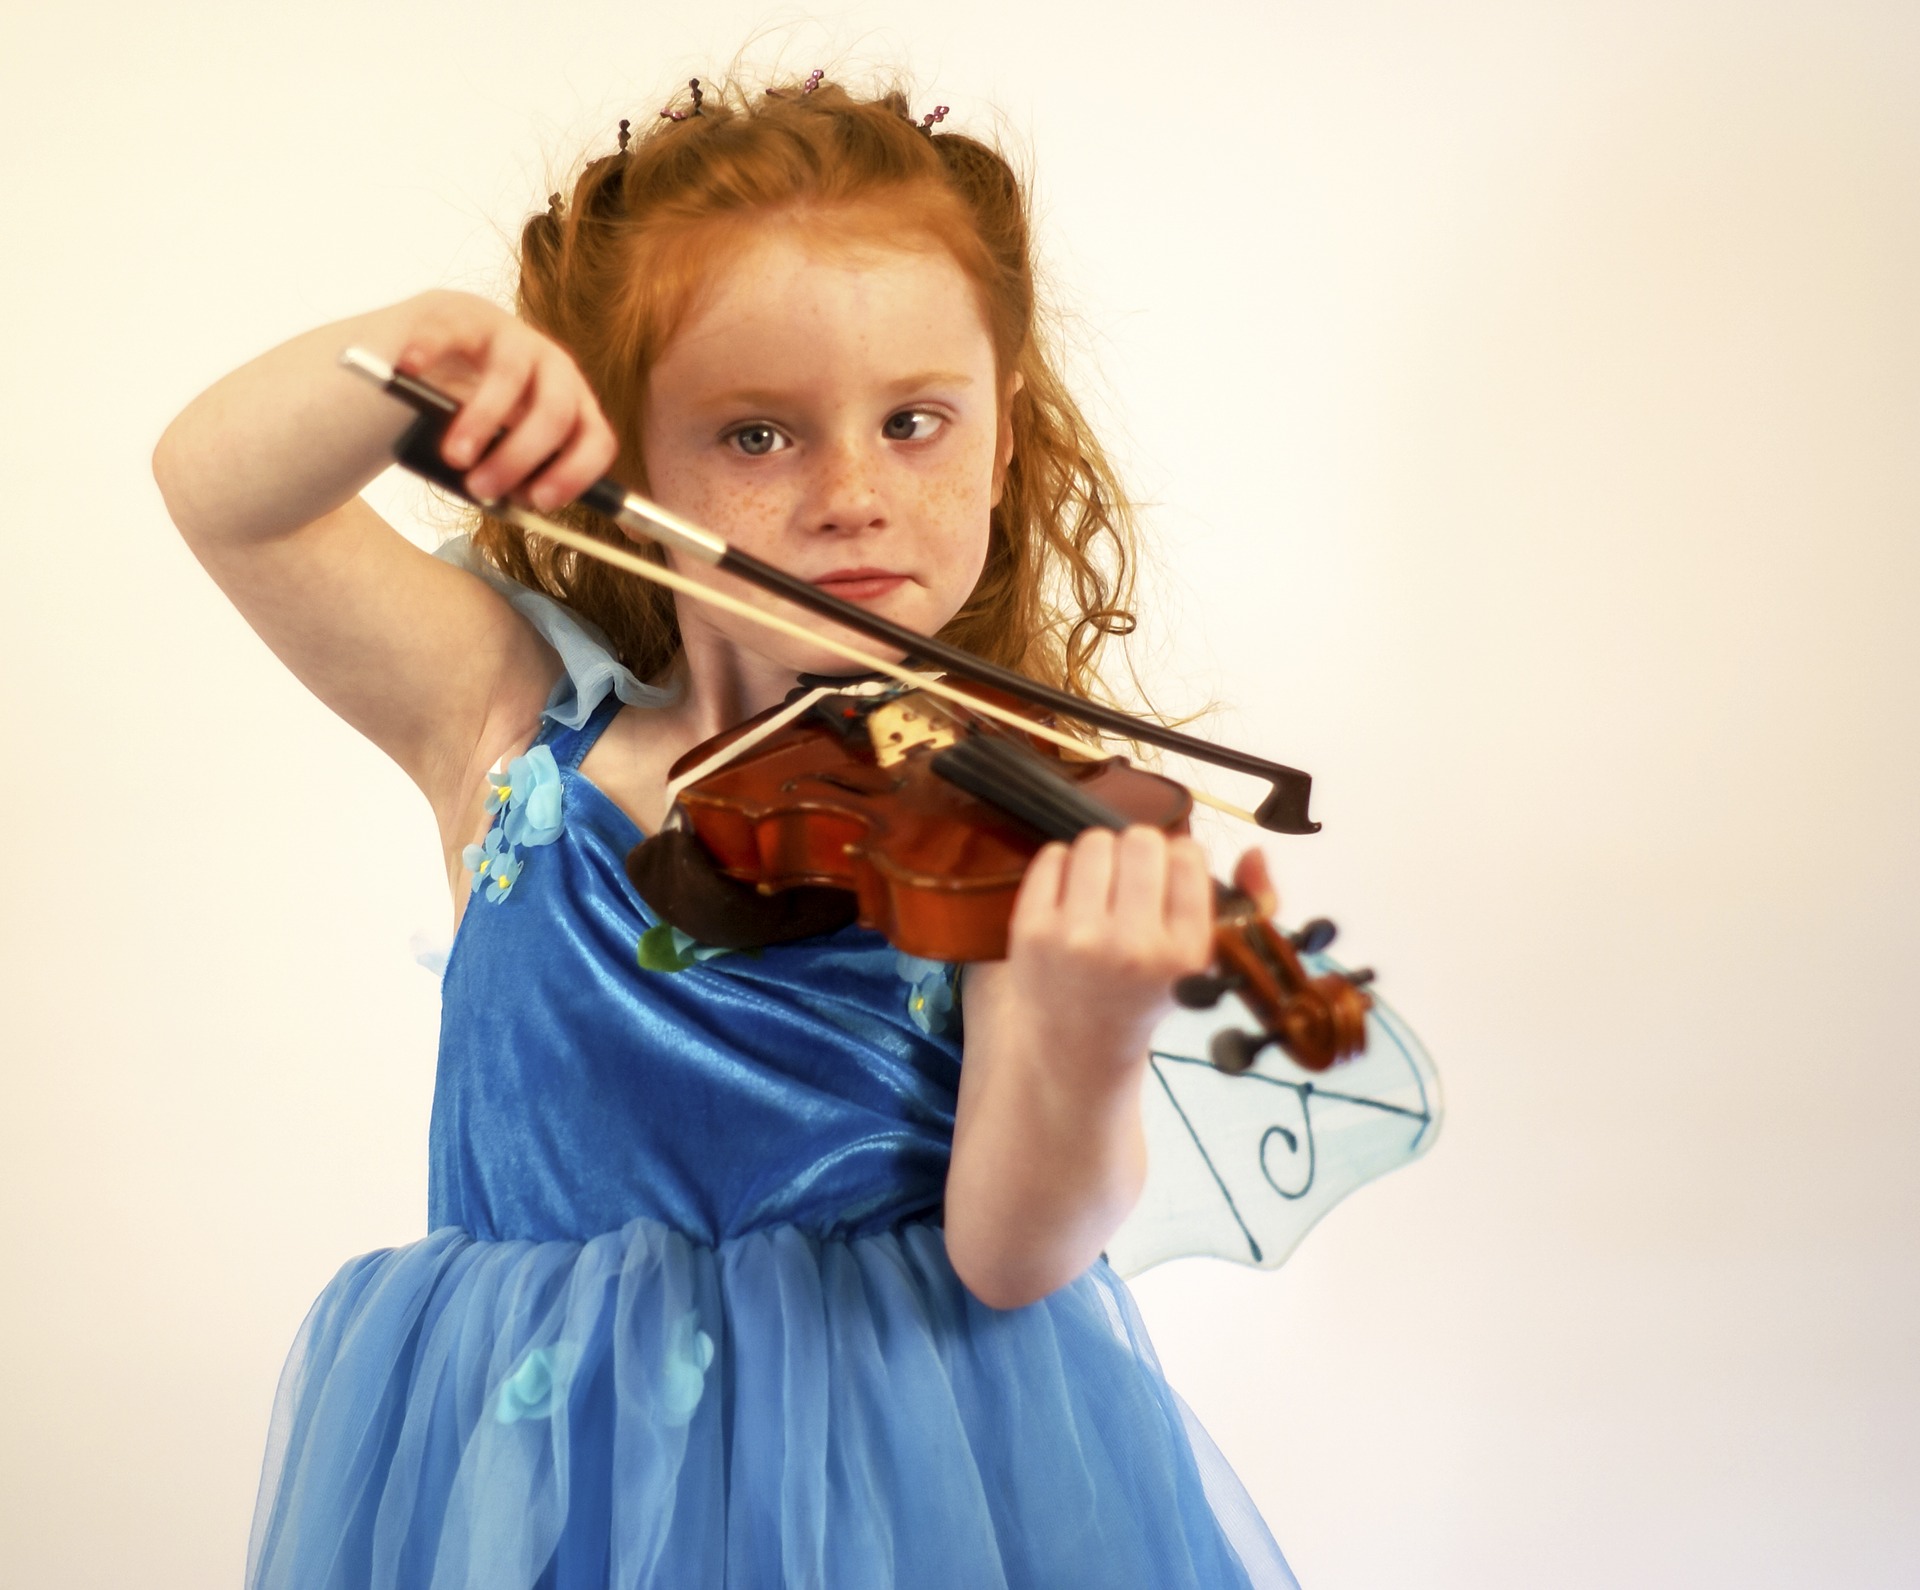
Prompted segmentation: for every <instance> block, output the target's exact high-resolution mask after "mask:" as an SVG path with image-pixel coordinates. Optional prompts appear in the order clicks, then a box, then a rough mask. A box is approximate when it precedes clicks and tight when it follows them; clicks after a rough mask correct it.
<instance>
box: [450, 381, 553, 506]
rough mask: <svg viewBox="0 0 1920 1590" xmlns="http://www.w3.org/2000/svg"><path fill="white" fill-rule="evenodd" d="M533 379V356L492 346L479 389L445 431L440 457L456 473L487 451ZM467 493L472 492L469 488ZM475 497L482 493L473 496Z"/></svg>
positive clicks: (462, 406)
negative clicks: (496, 433)
mask: <svg viewBox="0 0 1920 1590" xmlns="http://www.w3.org/2000/svg"><path fill="white" fill-rule="evenodd" d="M532 376H533V355H532V352H531V351H530V350H528V349H525V348H516V347H503V346H500V345H499V344H496V345H495V346H494V349H493V352H492V354H491V356H490V357H489V358H488V360H487V369H486V374H485V375H483V376H482V377H481V378H480V385H479V387H478V388H477V389H476V390H475V391H474V394H473V396H472V397H470V398H468V399H467V401H466V402H465V403H463V404H462V405H461V406H460V412H459V413H458V414H456V415H455V416H454V418H453V423H452V424H451V425H449V426H448V427H447V434H446V438H445V440H444V441H443V442H442V444H441V448H440V452H441V456H442V457H443V458H445V459H446V461H447V462H448V463H449V464H451V465H453V467H454V468H455V469H465V468H466V467H467V466H468V465H469V464H471V463H472V462H473V461H474V460H475V459H476V458H478V457H479V456H480V455H481V454H482V453H483V452H485V451H486V450H487V447H488V446H489V445H490V444H491V443H492V441H493V438H494V433H495V432H497V431H498V430H499V429H500V427H501V426H502V425H504V424H505V423H506V420H507V416H508V415H509V414H511V413H512V412H513V409H514V406H515V405H516V404H517V403H519V401H520V399H521V397H522V395H523V394H524V393H525V392H526V390H527V384H528V382H529V381H530V380H531V378H532ZM467 489H468V490H469V491H473V487H472V485H471V484H469V485H468V487H467ZM474 495H475V496H481V495H482V493H480V492H474Z"/></svg>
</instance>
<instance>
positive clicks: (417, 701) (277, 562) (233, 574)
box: [153, 292, 614, 839]
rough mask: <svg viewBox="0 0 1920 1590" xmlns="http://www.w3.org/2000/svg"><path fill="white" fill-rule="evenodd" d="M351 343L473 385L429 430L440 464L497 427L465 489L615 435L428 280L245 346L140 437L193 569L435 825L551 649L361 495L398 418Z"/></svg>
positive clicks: (571, 475) (521, 716) (450, 818)
mask: <svg viewBox="0 0 1920 1590" xmlns="http://www.w3.org/2000/svg"><path fill="white" fill-rule="evenodd" d="M349 344H359V345H361V346H363V347H366V348H368V349H370V350H371V351H372V352H375V353H377V354H379V355H381V356H382V357H383V358H388V359H391V360H393V361H395V362H397V363H401V364H402V365H403V366H405V367H406V368H409V369H412V370H414V371H415V372H417V373H421V374H425V375H428V376H429V377H430V378H432V379H436V380H438V381H440V382H442V383H445V384H448V385H450V386H453V387H455V388H456V389H465V390H466V391H467V392H468V393H469V394H470V395H469V397H468V401H467V403H466V406H465V408H464V409H463V411H462V413H461V415H460V418H459V420H458V421H457V422H456V424H455V425H454V426H453V427H451V428H450V429H449V431H448V434H447V439H446V452H447V455H448V457H449V459H450V461H452V462H454V463H456V464H457V465H459V466H461V467H465V466H466V465H468V464H470V463H471V462H472V460H473V455H474V453H475V452H477V451H478V447H479V445H481V444H484V442H485V441H486V439H487V438H489V437H491V436H492V435H493V433H494V431H495V430H496V428H498V427H500V426H501V425H503V424H504V425H506V426H507V427H508V434H507V435H506V437H505V438H504V439H503V440H502V441H501V443H500V444H499V445H498V446H497V447H496V448H495V450H494V452H493V453H492V454H491V455H490V456H489V457H488V459H487V461H486V463H485V464H484V465H482V466H481V467H480V468H478V469H476V470H474V471H473V473H472V474H471V475H470V476H469V485H470V486H471V487H472V488H473V489H474V490H475V492H476V494H478V495H483V496H494V495H500V494H503V493H505V492H507V491H510V490H516V489H520V488H530V489H531V491H532V492H534V493H538V494H540V495H542V496H550V497H554V498H557V499H558V500H565V499H566V498H569V497H572V496H574V495H576V494H577V493H578V492H579V491H580V490H582V489H583V488H584V487H585V486H586V485H588V484H590V483H591V482H592V481H593V480H594V479H596V478H597V477H598V476H599V475H600V474H601V473H602V472H603V471H604V470H605V469H606V468H607V467H608V465H609V464H610V463H611V462H612V458H613V454H614V443H613V438H612V433H611V431H610V430H609V429H608V427H607V424H606V421H605V420H604V419H603V418H602V417H601V415H600V411H599V408H598V406H597V405H596V404H595V402H594V400H593V396H592V393H591V392H590V391H589V390H588V389H587V387H586V383H585V382H584V380H583V379H582V378H581V377H580V375H579V372H578V371H577V370H576V369H575V368H574V366H573V364H572V361H571V360H569V359H568V358H567V356H566V354H565V353H564V352H562V351H561V350H560V349H558V348H557V347H555V346H554V345H553V344H552V343H550V342H548V341H547V340H546V339H545V338H543V337H541V336H539V334H538V333H536V332H534V331H533V330H532V329H531V328H530V327H527V326H525V325H524V324H522V323H521V322H519V321H518V320H515V319H514V318H513V317H512V316H510V315H507V314H505V313H504V312H503V311H501V310H500V309H498V308H497V307H495V306H494V305H491V304H488V303H487V302H486V301H485V300H482V299H479V298H474V297H471V296H469V295H467V294H461V293H443V292H434V293H426V294H422V295H421V296H420V297H418V298H412V299H408V300H407V301H406V302H404V303H401V304H396V305H393V306H391V307H390V308H387V309H381V310H376V311H374V312H373V313H371V314H367V315H362V316H358V317H356V318H354V319H351V320H344V321H340V322H337V323H335V324H333V325H330V326H322V327H320V328H318V329H317V330H314V331H310V332H307V333H305V334H304V335H302V336H299V337H296V338H294V339H293V340H292V341H290V342H287V343H283V344H282V345H281V346H280V347H278V348H275V349H273V350H272V351H270V352H268V353H265V354H263V355H261V356H260V357H259V358H258V359H255V360H253V361H252V362H251V363H249V364H246V365H244V366H242V367H241V368H240V369H238V370H236V371H234V372H233V373H232V374H231V375H228V376H226V377H224V378H223V379H222V380H220V381H219V382H217V383H215V384H214V385H213V386H212V387H210V388H209V389H208V390H207V391H206V392H204V393H202V394H201V395H200V396H199V397H198V398H196V399H195V400H194V401H193V402H192V403H191V404H189V405H188V406H187V408H186V409H185V410H184V411H183V412H182V413H181V414H180V415H179V417H178V418H177V419H175V420H174V422H173V423H172V424H171V425H170V426H169V427H168V428H167V431H166V433H165V434H164V435H163V436H162V437H161V438H160V442H159V445H158V447H157V448H156V449H155V451H154V458H153V469H154V478H155V479H156V480H157V481H158V483H159V485H160V490H161V494H162V496H163V497H164V498H165V499H166V504H167V509H168V511H169V513H171V514H172V516H173V519H174V522H175V523H176V524H177V525H178V526H179V527H180V531H181V534H182V535H183V536H184V537H185V538H186V541H187V544H188V546H189V547H190V548H191V549H192V551H193V553H194V555H195V556H196V557H198V558H199V560H200V561H201V563H202V564H203V565H204V566H205V567H206V569H207V572H208V573H209V574H211V575H212V576H213V578H214V580H215V582H216V583H218V585H219V586H220V588H221V589H222V590H223V591H225V592H226V594H227V595H228V596H229V597H230V598H231V599H232V600H233V603H234V605H235V606H236V607H238V608H239V609H240V612H241V614H242V615H243V616H244V617H245V618H246V620H247V622H248V623H249V624H251V625H252V626H253V628H254V629H255V630H256V631H257V632H258V633H259V635H260V637H261V639H263V640H264V641H265V642H266V643H267V645H268V646H269V647H271V648H272V649H273V652H274V654H275V655H276V656H278V657H279V658H280V659H281V661H282V662H284V663H286V665H287V666H288V667H289V668H291V669H292V670H293V672H294V673H295V674H296V675H297V676H298V677H299V678H300V680H301V681H302V682H303V683H304V684H306V686H307V687H308V688H309V689H311V690H312V691H313V692H314V694H315V695H317V696H319V697H320V699H321V700H322V701H324V702H325V703H326V704H327V705H328V706H329V707H331V708H332V709H333V710H334V711H335V712H337V713H339V714H340V716H341V717H343V718H345V719H346V720H347V721H348V722H349V723H351V724H352V725H353V726H354V727H355V728H357V729H359V730H360V731H361V732H362V733H363V734H365V735H366V736H367V737H368V738H369V739H371V740H372V741H373V742H374V743H375V744H376V745H378V746H380V748H381V749H382V750H384V751H386V752H387V753H388V755H390V756H392V757H393V759H394V760H395V761H396V762H398V763H399V764H400V766H401V767H402V768H404V769H405V770H406V772H407V773H408V774H409V776H411V777H412V778H413V780H414V782H415V783H417V784H419V785H420V787H421V788H422V789H423V790H424V791H425V792H426V793H427V796H428V798H429V800H431V801H432V802H433V804H434V808H435V811H436V813H438V814H439V815H440V817H441V820H442V829H443V832H448V831H449V829H450V827H451V826H453V825H456V824H457V822H458V819H459V814H460V813H461V812H462V811H463V810H464V808H465V806H466V804H467V803H468V798H469V795H470V793H471V790H472V788H473V785H474V781H475V779H476V778H477V775H478V771H479V769H481V768H484V767H485V766H487V765H488V764H489V763H490V762H491V761H492V760H493V758H494V756H495V755H497V754H498V753H499V751H500V750H501V749H505V748H506V747H507V745H509V744H510V743H511V742H512V741H513V740H514V739H515V738H519V739H524V738H525V737H526V735H527V734H528V733H530V732H531V729H532V727H533V725H534V724H535V723H536V722H537V720H538V715H539V710H540V707H541V705H542V704H543V703H544V701H545V698H546V694H547V690H548V687H549V686H550V685H551V683H552V680H553V677H554V673H555V670H556V668H557V664H556V661H555V659H554V657H553V655H552V653H551V652H550V651H549V650H548V649H547V647H546V646H545V644H544V643H543V642H542V641H540V639H539V638H538V637H537V636H536V635H535V634H534V632H533V631H532V630H531V629H530V628H529V627H528V626H527V625H526V624H525V623H524V622H523V621H522V620H521V619H520V618H519V617H518V615H516V614H515V613H514V612H513V610H512V608H511V607H509V606H508V605H507V603H506V602H505V601H504V600H503V599H502V598H501V597H500V596H499V595H497V594H496V593H495V592H494V591H492V590H490V589H489V588H488V587H487V586H486V585H485V584H484V583H482V582H481V581H479V580H476V579H474V578H473V577H472V576H471V575H469V574H467V573H465V572H463V571H462V570H459V569H456V568H454V567H452V566H451V565H449V564H446V563H443V562H441V561H440V560H438V559H436V558H433V557H430V556H429V555H427V554H426V553H424V552H422V551H420V550H419V549H418V548H417V547H415V546H413V545H412V544H411V543H410V542H408V541H407V540H406V539H405V538H404V537H403V536H401V535H399V534H398V533H397V532H395V531H394V530H393V529H392V528H391V527H390V526H389V525H387V524H386V522H385V521H384V520H382V519H381V518H380V517H379V515H378V514H376V513H374V511H373V510H372V509H371V508H369V507H368V506H367V505H366V504H365V503H364V502H362V501H361V500H360V499H359V497H358V493H359V491H360V490H361V488H362V487H364V486H365V485H366V484H367V483H368V482H369V481H370V480H372V479H373V477H374V476H375V475H377V474H379V473H380V472H381V470H383V469H384V468H385V467H386V466H387V464H388V463H389V462H390V461H391V448H392V445H393V442H394V441H395V439H396V438H397V437H398V436H399V434H400V432H401V431H402V430H403V429H404V428H405V426H406V425H407V423H408V422H409V420H410V419H411V417H412V416H411V414H410V412H409V411H407V410H405V409H403V408H402V407H401V406H400V405H398V404H396V403H394V402H393V401H392V400H391V399H389V398H387V397H385V396H384V395H383V394H381V393H380V392H378V391H376V390H374V389H373V388H371V387H369V386H367V385H366V383H365V382H363V381H360V380H358V379H357V378H355V377H354V376H353V375H351V374H350V373H349V372H347V371H345V370H343V369H341V368H340V367H339V364H338V359H339V354H340V351H341V349H342V348H344V347H346V346H348V345H349ZM463 445H464V446H465V447H466V448H467V449H468V451H467V452H466V453H465V455H464V456H462V455H460V453H459V452H458V450H459V449H460V448H461V447H462V446H463ZM549 459H551V462H550V463H549V462H546V461H547V460H549ZM543 463H545V466H546V467H545V468H544V469H542V468H541V467H540V466H541V465H542V464H543ZM495 741H499V742H502V743H500V744H498V745H496V744H494V743H493V742H495ZM454 837H457V836H454V835H451V834H449V838H450V839H452V838H454Z"/></svg>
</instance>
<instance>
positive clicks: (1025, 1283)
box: [947, 1234, 1074, 1312]
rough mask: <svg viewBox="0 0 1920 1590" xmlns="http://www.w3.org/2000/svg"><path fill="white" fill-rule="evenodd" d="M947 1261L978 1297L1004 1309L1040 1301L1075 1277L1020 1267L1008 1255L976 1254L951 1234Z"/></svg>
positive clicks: (970, 1290) (1021, 1306) (988, 1304)
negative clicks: (955, 1239) (956, 1240)
mask: <svg viewBox="0 0 1920 1590" xmlns="http://www.w3.org/2000/svg"><path fill="white" fill-rule="evenodd" d="M947 1262H948V1263H949V1264H951V1265H952V1266H953V1273H954V1274H955V1275H956V1276H957V1277H959V1280H960V1284H961V1285H962V1286H964V1287H965V1288H966V1289H967V1291H968V1293H969V1294H970V1295H971V1296H972V1297H973V1298H974V1299H976V1300H977V1301H978V1302H981V1303H984V1304H986V1306H987V1307H988V1308H991V1309H999V1310H1001V1311H1002V1312H1005V1311H1007V1310H1009V1309H1016V1308H1025V1307H1026V1306H1027V1305H1028V1304H1029V1303H1038V1302H1039V1301H1040V1300H1041V1299H1042V1298H1043V1297H1049V1296H1051V1295H1052V1294H1053V1293H1055V1292H1057V1291H1059V1290H1060V1288H1061V1287H1063V1286H1065V1285H1066V1284H1067V1283H1068V1282H1069V1281H1071V1280H1073V1279H1074V1277H1073V1276H1071V1275H1049V1274H1043V1273H1041V1272H1040V1271H1039V1270H1037V1269H1034V1268H1032V1267H1031V1266H1025V1267H1023V1266H1020V1265H1018V1264H1016V1263H1013V1262H1010V1260H1009V1258H1008V1257H1007V1256H1006V1255H1004V1254H1002V1255H990V1256H982V1255H980V1254H976V1253H974V1252H973V1251H972V1250H971V1249H970V1248H969V1247H967V1246H966V1244H964V1243H961V1244H956V1243H955V1242H954V1241H953V1238H952V1236H951V1235H950V1234H949V1236H948V1239H947Z"/></svg>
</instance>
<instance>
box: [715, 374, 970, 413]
mask: <svg viewBox="0 0 1920 1590" xmlns="http://www.w3.org/2000/svg"><path fill="white" fill-rule="evenodd" d="M972 385H974V379H973V377H972V376H970V375H962V374H961V373H960V372H959V371H957V370H922V371H919V372H918V373H917V374H914V375H909V376H902V377H901V378H900V379H899V380H898V381H889V382H887V383H886V386H885V388H884V390H885V391H887V392H889V393H907V392H920V391H924V390H926V389H927V388H928V387H970V386H972ZM792 397H793V394H792V393H791V392H781V391H776V390H773V389H770V388H767V387H736V388H735V389H734V390H732V391H730V392H715V393H713V394H712V395H711V396H709V397H706V398H703V399H701V400H700V401H701V402H702V403H703V404H709V405H712V406H714V407H718V408H735V407H746V408H762V407H767V408H771V407H776V406H778V405H779V404H781V403H783V402H789V401H791V400H792Z"/></svg>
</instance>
